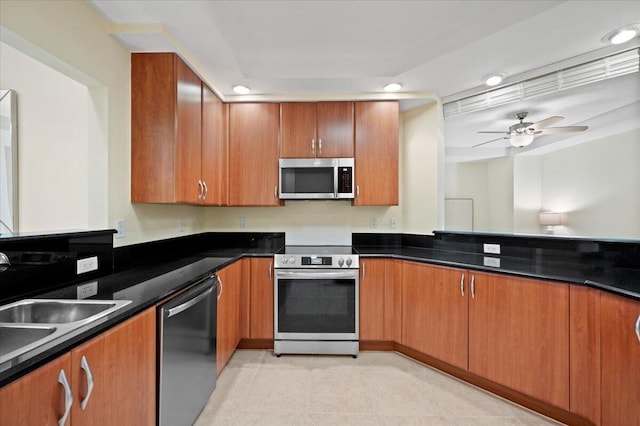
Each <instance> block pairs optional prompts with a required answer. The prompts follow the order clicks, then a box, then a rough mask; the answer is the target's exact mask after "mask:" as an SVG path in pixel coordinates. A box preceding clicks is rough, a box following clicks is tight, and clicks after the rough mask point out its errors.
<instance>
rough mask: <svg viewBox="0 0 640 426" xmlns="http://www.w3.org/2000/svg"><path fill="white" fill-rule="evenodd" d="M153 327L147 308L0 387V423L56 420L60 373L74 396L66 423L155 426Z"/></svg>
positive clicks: (61, 406)
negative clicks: (89, 375)
mask: <svg viewBox="0 0 640 426" xmlns="http://www.w3.org/2000/svg"><path fill="white" fill-rule="evenodd" d="M155 327H156V317H155V308H151V309H148V310H147V311H145V312H143V313H142V314H139V315H136V316H135V317H133V318H132V319H130V320H128V321H125V322H124V323H122V324H120V325H118V326H117V327H115V328H113V329H111V330H109V331H107V332H105V333H104V334H101V335H99V336H98V337H96V338H94V339H92V340H89V341H88V342H86V343H84V344H82V345H80V346H78V347H77V348H75V349H73V350H72V351H70V352H68V353H67V354H65V355H63V356H61V357H60V358H57V359H56V360H54V361H51V362H49V363H48V364H46V365H44V366H42V367H40V368H38V369H37V370H35V371H33V372H31V373H29V374H27V375H26V376H24V377H23V378H21V379H18V380H17V381H15V382H13V383H11V384H9V385H7V386H5V387H4V388H2V389H0V424H1V425H56V424H58V420H59V419H60V418H61V417H62V415H63V413H64V395H65V391H64V388H63V386H62V385H61V384H60V383H59V382H58V380H59V375H60V372H61V371H64V374H65V376H66V379H67V381H68V383H69V386H70V389H71V392H72V395H73V403H72V405H71V410H70V413H69V416H68V417H67V422H66V423H65V424H66V425H82V426H85V425H125V424H129V425H134V424H135V425H155V423H156V403H155V401H156V339H155V337H156V331H155V330H156V328H155ZM83 358H84V359H85V360H86V364H85V363H83V361H82V360H83ZM88 371H90V374H91V376H92V377H93V388H92V391H91V394H88V382H87V377H88V373H87V372H88ZM83 401H86V402H87V404H86V407H85V409H82V408H81V404H82V402H83Z"/></svg>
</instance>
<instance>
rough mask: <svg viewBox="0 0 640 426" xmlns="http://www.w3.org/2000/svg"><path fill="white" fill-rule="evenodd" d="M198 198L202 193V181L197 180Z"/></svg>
mask: <svg viewBox="0 0 640 426" xmlns="http://www.w3.org/2000/svg"><path fill="white" fill-rule="evenodd" d="M198 188H199V189H198V200H202V193H203V192H204V186H203V185H202V181H201V180H198Z"/></svg>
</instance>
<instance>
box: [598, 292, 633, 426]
mask: <svg viewBox="0 0 640 426" xmlns="http://www.w3.org/2000/svg"><path fill="white" fill-rule="evenodd" d="M600 297H601V298H600V312H601V319H600V330H601V336H600V342H601V354H602V376H601V377H602V425H603V426H608V425H612V426H613V425H616V426H637V425H640V330H639V328H640V301H637V300H631V299H628V298H624V297H621V296H616V295H614V294H610V293H605V292H601V296H600Z"/></svg>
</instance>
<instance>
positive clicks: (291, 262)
mask: <svg viewBox="0 0 640 426" xmlns="http://www.w3.org/2000/svg"><path fill="white" fill-rule="evenodd" d="M289 263H290V264H292V265H293V264H294V263H296V258H295V257H293V256H291V257H290V258H289Z"/></svg>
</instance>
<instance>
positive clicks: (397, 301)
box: [384, 259, 402, 342]
mask: <svg viewBox="0 0 640 426" xmlns="http://www.w3.org/2000/svg"><path fill="white" fill-rule="evenodd" d="M384 340H386V341H390V342H400V341H401V340H402V262H401V261H400V260H392V259H386V260H385V270H384Z"/></svg>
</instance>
